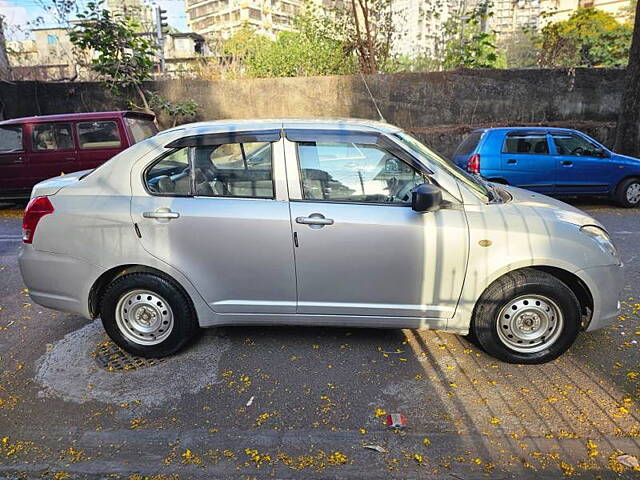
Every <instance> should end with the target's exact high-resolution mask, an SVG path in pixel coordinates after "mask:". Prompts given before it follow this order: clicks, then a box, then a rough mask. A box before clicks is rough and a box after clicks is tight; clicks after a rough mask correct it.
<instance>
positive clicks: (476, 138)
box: [454, 132, 484, 155]
mask: <svg viewBox="0 0 640 480" xmlns="http://www.w3.org/2000/svg"><path fill="white" fill-rule="evenodd" d="M483 133H484V132H471V133H470V134H469V135H468V136H467V137H466V138H465V139H464V140H463V141H462V143H461V144H460V145H458V148H457V149H456V151H455V153H454V155H469V154H470V153H471V152H473V151H474V150H475V149H476V147H477V146H478V143H479V142H480V139H481V138H482V134H483Z"/></svg>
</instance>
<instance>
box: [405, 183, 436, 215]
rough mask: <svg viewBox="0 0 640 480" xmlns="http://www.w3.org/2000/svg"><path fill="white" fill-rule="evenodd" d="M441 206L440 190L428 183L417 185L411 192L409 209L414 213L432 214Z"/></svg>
mask: <svg viewBox="0 0 640 480" xmlns="http://www.w3.org/2000/svg"><path fill="white" fill-rule="evenodd" d="M441 204H442V190H440V188H439V187H436V186H435V185H431V184H430V183H423V184H422V185H418V186H417V187H416V188H414V189H413V190H412V191H411V208H412V209H413V210H414V211H416V212H434V211H436V210H438V209H439V208H440V205H441Z"/></svg>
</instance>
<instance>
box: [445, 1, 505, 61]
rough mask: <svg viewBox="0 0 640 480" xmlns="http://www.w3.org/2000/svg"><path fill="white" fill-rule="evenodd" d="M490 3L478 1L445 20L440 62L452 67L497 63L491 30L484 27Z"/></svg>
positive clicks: (489, 10) (494, 39) (494, 40)
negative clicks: (468, 8)
mask: <svg viewBox="0 0 640 480" xmlns="http://www.w3.org/2000/svg"><path fill="white" fill-rule="evenodd" d="M491 7H492V5H491V4H490V3H480V4H478V6H476V7H475V8H473V9H472V10H470V11H468V12H464V11H462V12H460V15H459V16H457V15H453V16H452V17H451V18H450V19H449V20H447V21H446V22H445V25H444V33H445V43H444V58H443V61H442V66H443V68H445V69H452V68H460V67H465V68H495V67H497V66H498V64H499V58H498V54H497V47H496V36H495V33H494V32H488V31H486V30H487V29H486V24H487V20H488V19H489V17H491V15H492V13H491Z"/></svg>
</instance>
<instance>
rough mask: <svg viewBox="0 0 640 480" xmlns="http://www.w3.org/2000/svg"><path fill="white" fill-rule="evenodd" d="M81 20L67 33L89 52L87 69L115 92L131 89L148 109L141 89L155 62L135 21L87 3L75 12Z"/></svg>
mask: <svg viewBox="0 0 640 480" xmlns="http://www.w3.org/2000/svg"><path fill="white" fill-rule="evenodd" d="M78 18H79V19H80V20H81V23H80V24H79V25H77V26H76V27H74V28H73V29H72V30H71V32H70V35H69V36H70V38H71V42H72V43H73V44H74V45H75V46H76V47H78V48H79V49H80V50H84V51H87V50H88V51H90V52H92V53H93V55H92V59H91V68H92V69H93V70H94V71H95V72H96V73H98V74H100V75H101V76H103V77H104V78H105V80H106V82H107V85H108V86H109V88H110V89H111V90H113V91H115V92H117V93H119V92H120V90H121V89H124V88H131V87H132V88H134V89H135V90H136V92H137V93H138V95H139V96H140V100H142V103H143V104H144V107H145V109H146V110H151V109H150V108H149V104H148V102H147V98H146V96H145V94H144V91H143V90H142V82H144V81H145V80H150V79H151V78H152V73H153V70H154V65H155V49H156V47H155V45H154V43H153V41H152V39H150V38H148V37H146V36H144V35H140V34H138V33H137V31H138V29H139V24H138V23H137V22H136V20H134V19H132V18H128V17H121V16H113V15H112V14H111V12H109V11H108V10H106V9H103V8H102V7H101V5H100V3H95V2H89V3H87V7H86V10H85V11H84V12H83V13H80V14H78Z"/></svg>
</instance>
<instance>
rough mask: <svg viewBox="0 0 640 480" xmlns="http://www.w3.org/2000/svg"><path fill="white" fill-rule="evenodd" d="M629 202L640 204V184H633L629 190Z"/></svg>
mask: <svg viewBox="0 0 640 480" xmlns="http://www.w3.org/2000/svg"><path fill="white" fill-rule="evenodd" d="M627 201H628V202H629V203H638V202H640V183H632V184H631V185H629V187H628V188H627Z"/></svg>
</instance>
